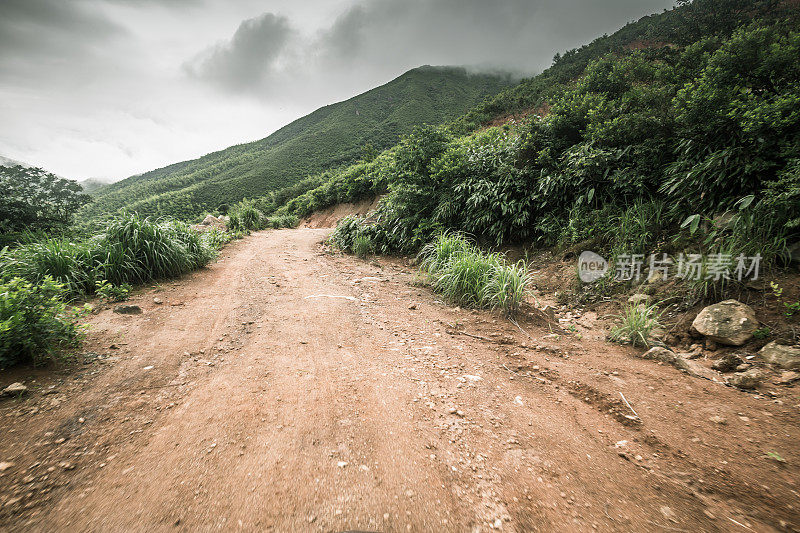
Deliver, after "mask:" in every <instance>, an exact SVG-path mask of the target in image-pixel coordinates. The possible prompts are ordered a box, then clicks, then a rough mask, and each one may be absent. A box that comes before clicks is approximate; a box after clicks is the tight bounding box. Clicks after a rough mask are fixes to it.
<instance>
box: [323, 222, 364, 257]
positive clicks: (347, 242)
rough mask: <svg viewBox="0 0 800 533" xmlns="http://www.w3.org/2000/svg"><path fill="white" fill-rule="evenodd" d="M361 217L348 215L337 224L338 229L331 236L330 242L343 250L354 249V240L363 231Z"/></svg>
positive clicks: (349, 250)
mask: <svg viewBox="0 0 800 533" xmlns="http://www.w3.org/2000/svg"><path fill="white" fill-rule="evenodd" d="M361 222H362V219H361V218H360V217H357V216H354V215H348V216H346V217H344V218H342V219H341V220H339V222H338V223H337V224H336V229H334V230H333V233H332V234H331V236H330V237H329V239H328V240H329V242H330V243H331V244H333V245H334V246H336V247H337V248H339V249H340V250H342V251H343V252H352V251H353V241H354V240H355V238H356V236H357V235H358V234H359V233H360V232H361Z"/></svg>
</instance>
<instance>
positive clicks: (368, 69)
mask: <svg viewBox="0 0 800 533" xmlns="http://www.w3.org/2000/svg"><path fill="white" fill-rule="evenodd" d="M667 5H669V2H668V1H665V0H606V1H593V0H558V1H553V0H495V1H492V2H487V1H485V0H364V1H361V2H358V3H355V4H353V5H351V6H350V7H348V8H347V9H344V10H343V11H342V12H341V13H340V14H339V16H338V17H335V18H334V19H332V20H331V21H330V22H329V23H328V24H327V25H325V26H324V27H322V28H321V29H319V30H318V31H317V32H316V33H314V34H312V35H306V36H301V35H299V33H298V32H293V31H290V30H289V28H290V22H289V21H287V20H286V19H283V18H280V17H276V16H275V15H271V14H267V15H263V16H262V17H260V18H259V19H254V20H249V21H245V22H244V23H243V24H242V26H241V27H240V28H239V30H238V31H237V32H236V34H235V35H234V36H233V38H232V39H231V40H230V41H229V42H227V43H224V44H222V45H218V46H216V47H214V48H212V49H211V50H209V51H207V52H205V53H204V54H203V55H202V56H201V58H200V59H199V60H198V59H195V60H194V61H191V62H190V63H189V64H188V67H187V70H188V71H189V72H190V73H193V74H194V75H195V77H197V78H201V79H209V80H213V81H214V82H215V83H216V84H217V85H221V86H223V87H227V88H230V89H235V90H236V91H240V92H241V91H247V90H252V91H253V92H257V93H258V94H261V95H262V96H265V97H267V96H268V97H279V98H280V97H285V96H287V95H291V96H302V95H303V94H306V92H307V91H309V90H310V88H311V87H314V86H316V87H324V88H325V89H326V90H328V91H333V92H335V91H336V89H337V88H340V89H342V90H343V91H344V89H343V88H344V87H345V86H347V87H349V88H355V87H363V85H364V84H369V83H374V82H375V81H378V80H387V79H390V77H391V76H393V75H397V74H400V73H401V72H403V71H404V70H407V69H409V68H413V67H415V66H419V65H423V64H433V65H462V66H467V67H473V68H475V69H478V70H481V69H487V70H496V69H505V70H507V71H512V72H515V73H520V74H532V73H535V72H537V71H540V70H542V69H543V68H546V67H547V66H548V65H549V64H550V61H551V59H552V57H553V55H554V54H555V53H556V52H563V51H564V50H565V49H568V48H573V47H575V46H580V45H581V44H584V43H586V42H589V41H591V40H592V39H593V38H595V37H597V36H599V35H602V34H603V33H606V32H611V31H614V30H616V29H617V28H619V27H620V26H622V25H623V24H624V23H626V22H628V21H630V20H634V19H638V18H639V17H641V16H643V15H645V14H648V13H652V12H654V11H658V10H660V9H661V8H663V7H666V6H667ZM276 65H280V67H279V68H278V67H276ZM276 88H278V89H281V90H283V93H284V94H283V95H280V94H277V93H276V90H277V89H276ZM363 88H365V89H366V88H368V87H363Z"/></svg>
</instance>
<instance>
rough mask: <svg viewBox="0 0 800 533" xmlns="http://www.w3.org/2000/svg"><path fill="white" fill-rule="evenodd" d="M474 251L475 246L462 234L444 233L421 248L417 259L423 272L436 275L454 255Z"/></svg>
mask: <svg viewBox="0 0 800 533" xmlns="http://www.w3.org/2000/svg"><path fill="white" fill-rule="evenodd" d="M475 251H476V248H475V245H473V244H472V243H471V242H470V241H469V240H468V239H467V238H466V237H465V236H464V235H463V234H461V233H454V232H445V233H443V234H441V235H440V236H439V237H438V238H437V239H436V240H434V241H431V242H429V243H428V244H426V245H425V246H423V247H422V250H421V251H420V253H419V254H418V256H417V258H418V259H419V261H420V264H421V266H422V269H423V270H424V271H426V272H427V273H428V274H436V273H437V272H439V271H440V270H441V269H442V268H444V266H445V265H446V264H447V263H448V262H449V261H450V258H452V257H453V256H454V255H456V254H462V253H466V252H475Z"/></svg>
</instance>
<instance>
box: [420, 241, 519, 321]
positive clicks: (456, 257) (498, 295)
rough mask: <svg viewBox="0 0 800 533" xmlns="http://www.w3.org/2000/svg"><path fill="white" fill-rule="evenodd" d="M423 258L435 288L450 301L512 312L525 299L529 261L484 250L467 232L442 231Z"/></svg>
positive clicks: (425, 248)
mask: <svg viewBox="0 0 800 533" xmlns="http://www.w3.org/2000/svg"><path fill="white" fill-rule="evenodd" d="M420 258H421V262H422V269H423V270H424V271H426V272H428V274H429V275H430V276H431V279H432V286H433V289H434V290H435V291H436V292H439V293H441V294H442V295H444V296H445V297H446V298H447V299H448V300H450V301H453V302H457V303H459V304H462V305H467V306H470V307H479V308H491V309H502V310H503V311H504V312H505V313H506V314H508V315H512V314H513V313H515V312H516V311H517V310H518V309H519V306H520V304H521V303H522V301H523V300H524V299H525V295H526V292H527V286H528V283H529V275H528V272H527V269H526V268H525V264H524V263H523V262H519V263H516V264H509V263H508V262H507V261H506V259H505V257H504V256H503V255H501V254H497V253H486V252H483V251H481V250H480V249H479V248H478V247H477V246H475V245H474V244H472V243H471V242H470V241H469V240H468V239H467V238H466V237H464V236H463V235H460V234H456V233H449V234H443V235H440V236H439V237H438V238H437V239H436V240H435V241H433V242H431V243H429V244H428V245H426V246H425V247H423V249H422V252H421V253H420Z"/></svg>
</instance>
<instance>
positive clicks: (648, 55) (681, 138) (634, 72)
mask: <svg viewBox="0 0 800 533" xmlns="http://www.w3.org/2000/svg"><path fill="white" fill-rule="evenodd" d="M745 6H747V9H745ZM783 6H784V4H778V3H775V2H760V3H746V4H745V3H743V2H739V1H738V0H727V1H721V0H720V1H701V0H698V1H696V2H694V3H692V4H684V5H681V6H679V7H678V8H676V9H674V10H672V11H668V12H666V13H664V14H662V15H656V16H653V17H647V18H646V20H645V21H644V22H643V21H640V22H638V23H635V24H633V25H630V26H628V27H626V28H624V29H623V30H621V32H619V34H615V35H614V36H611V37H607V38H603V39H599V40H598V41H595V42H594V43H592V44H591V45H589V46H587V47H584V48H582V49H579V50H577V51H572V52H569V53H567V54H565V55H564V56H557V58H556V61H555V63H554V65H553V67H552V68H551V69H549V70H548V71H547V72H545V73H544V74H543V75H542V76H540V77H537V78H534V79H533V80H530V81H527V82H524V83H523V84H522V85H521V86H520V87H521V88H519V87H518V88H515V89H512V90H509V91H506V93H503V94H501V95H500V96H498V98H497V99H496V100H495V101H494V104H492V105H494V106H495V107H491V106H490V107H491V109H492V110H493V111H492V113H496V112H498V111H500V110H501V109H502V110H503V111H513V110H514V109H513V107H514V105H516V104H513V103H512V104H508V103H507V102H508V101H509V99H510V97H509V95H510V94H517V95H524V94H530V93H529V92H527V91H528V89H530V88H531V87H538V88H539V89H540V90H539V91H538V93H537V94H538V95H539V96H537V98H538V97H543V98H544V97H545V96H546V99H545V100H542V101H540V102H539V103H538V107H537V111H538V112H537V113H530V114H528V115H527V116H526V117H525V118H524V119H522V120H519V121H509V122H507V123H506V124H504V125H502V126H497V127H491V128H487V129H483V130H479V131H475V132H473V133H470V134H468V135H463V136H462V135H460V133H459V128H460V127H455V126H458V125H459V124H462V125H463V123H464V122H463V120H462V121H459V122H458V123H457V124H456V125H455V126H454V125H452V124H451V125H449V126H448V127H438V128H425V129H420V130H418V131H416V132H415V133H413V134H411V135H409V136H406V137H405V138H404V139H403V140H402V142H401V143H400V144H399V145H398V146H396V147H394V148H393V149H391V150H389V151H386V152H384V153H382V154H380V155H379V156H378V157H376V158H375V159H374V160H372V161H369V162H361V163H358V164H356V165H354V166H351V167H349V168H347V169H343V170H341V171H338V172H334V173H329V175H327V176H324V178H323V180H322V182H321V184H320V185H319V186H317V187H316V188H314V189H311V190H309V191H307V192H305V193H303V194H301V195H300V196H298V197H296V198H294V199H291V200H289V201H287V202H285V204H284V205H282V206H280V207H279V208H278V209H277V212H278V213H293V214H297V215H299V216H303V215H305V214H307V213H308V212H309V211H313V210H315V209H319V208H320V207H325V206H326V205H329V204H332V203H336V202H341V201H355V200H358V199H360V198H363V197H366V196H370V195H375V194H383V193H386V196H385V198H384V199H383V201H382V203H381V205H380V207H379V209H378V212H377V214H376V215H375V216H373V217H371V218H370V219H369V220H367V221H353V220H348V221H347V222H346V225H343V226H342V227H341V228H340V232H350V233H352V236H351V237H349V238H350V239H355V238H356V237H358V236H360V235H365V236H367V237H368V238H369V240H370V242H371V243H373V245H374V246H375V248H376V249H377V250H379V251H383V252H393V251H400V252H411V251H415V250H418V249H419V248H420V247H421V246H423V245H424V244H425V243H427V242H429V241H430V240H431V239H432V238H433V236H435V235H436V234H438V233H441V232H443V231H446V230H450V229H457V230H460V231H464V232H467V233H469V234H471V235H474V236H475V237H476V238H477V239H479V240H481V241H483V242H486V243H490V244H494V245H501V244H507V243H514V242H534V243H537V244H539V245H541V246H553V245H561V246H567V245H571V244H575V243H583V245H584V246H587V247H594V248H596V249H598V250H606V251H608V252H611V254H612V255H617V254H622V253H628V254H633V253H651V252H666V253H672V252H677V251H682V250H687V249H691V250H696V251H703V252H706V253H723V254H730V255H731V256H732V257H736V256H737V255H738V254H745V255H747V256H752V255H755V254H756V253H760V254H761V255H762V256H763V257H764V261H765V262H766V263H772V264H775V263H776V262H780V261H782V260H783V258H784V257H785V253H786V248H787V243H790V242H795V241H797V240H798V239H800V217H798V213H800V173H799V172H800V63H798V61H797V57H800V32H798V24H797V22H798V18H797V8H793V9H789V8H785V7H783ZM717 19H719V20H717ZM637 28H638V30H639V33H636V32H634V31H633V30H636V29H637ZM656 36H660V37H659V39H666V38H668V37H671V38H672V39H671V40H670V41H667V42H663V41H656V42H654V43H651V45H649V46H645V47H639V46H628V47H626V46H622V45H621V43H624V42H626V41H627V42H628V43H630V42H632V41H631V39H633V40H634V41H638V42H642V41H645V40H650V39H655V37H656ZM609 50H610V51H609ZM537 90H538V89H537ZM520 98H521V96H520ZM534 100H535V99H533V100H532V99H528V100H527V101H526V102H525V105H527V104H530V103H532V102H534ZM487 105H489V104H487ZM487 105H484V106H481V108H480V109H488V108H487ZM482 112H483V111H481V112H480V113H482ZM480 113H478V114H477V115H476V114H475V113H472V114H471V115H468V116H467V119H469V117H470V116H480ZM467 119H464V120H467ZM469 120H472V119H469ZM701 230H702V231H701Z"/></svg>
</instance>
